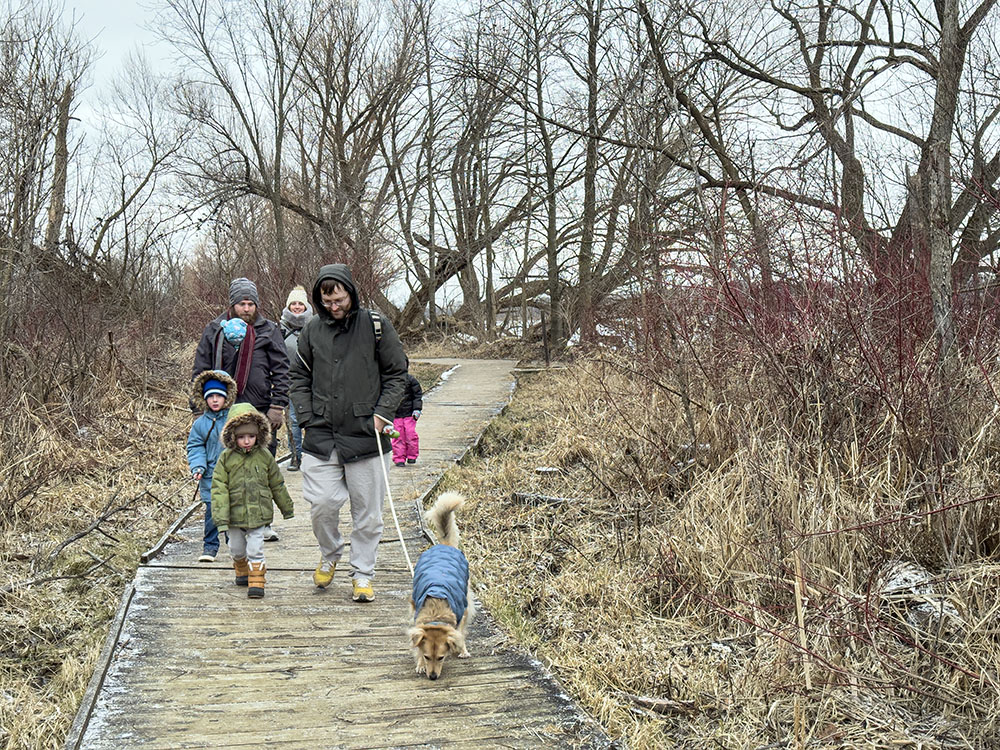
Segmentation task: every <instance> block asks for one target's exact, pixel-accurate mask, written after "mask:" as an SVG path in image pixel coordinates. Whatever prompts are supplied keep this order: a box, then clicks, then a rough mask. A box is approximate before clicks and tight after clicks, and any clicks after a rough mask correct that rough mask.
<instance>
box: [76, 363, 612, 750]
mask: <svg viewBox="0 0 1000 750" xmlns="http://www.w3.org/2000/svg"><path fill="white" fill-rule="evenodd" d="M434 361H439V362H442V363H444V364H448V365H453V366H454V368H453V369H452V370H451V371H450V374H449V375H448V378H447V380H445V381H444V383H443V384H442V385H441V386H439V387H438V388H437V389H435V390H434V391H432V392H431V393H429V394H427V395H426V396H425V399H424V402H425V406H424V411H423V415H422V417H421V419H420V421H419V423H418V432H419V434H420V441H421V448H420V459H419V461H418V463H416V464H414V465H410V466H407V467H406V468H399V467H395V466H391V465H390V466H391V468H390V470H389V471H390V484H391V488H392V495H393V498H394V500H395V503H396V510H397V514H398V515H399V521H400V524H401V526H402V528H403V535H404V538H405V539H406V542H407V548H408V550H409V553H410V557H411V559H412V560H413V561H414V562H416V559H417V556H418V555H419V552H420V551H421V550H422V549H423V548H424V547H426V544H427V542H426V540H425V538H424V537H423V536H422V534H421V532H420V528H419V524H418V511H417V505H416V502H417V501H418V500H419V499H420V498H421V497H423V496H424V495H425V494H426V493H427V491H428V490H430V489H431V488H432V486H433V485H434V483H435V481H437V479H438V477H439V476H440V475H441V473H442V472H443V471H444V470H446V469H447V467H448V466H449V465H451V464H452V463H453V462H454V461H455V460H457V459H458V458H459V457H461V455H463V453H464V452H465V451H466V450H467V449H468V447H469V446H470V445H471V444H472V443H473V442H474V441H475V439H476V438H477V436H478V435H479V434H480V433H481V431H482V429H483V427H484V426H485V425H486V424H487V423H488V421H489V419H490V418H491V417H492V416H494V415H495V414H496V413H498V412H499V410H500V409H501V408H502V407H503V406H504V404H506V403H507V401H508V399H509V396H510V393H511V389H512V384H513V375H512V372H511V371H512V369H513V367H514V364H515V363H514V362H510V361H477V360H434ZM285 478H286V482H287V484H288V488H289V492H290V493H291V495H292V498H293V500H294V501H295V518H293V519H292V520H290V521H282V520H280V519H278V520H276V523H275V524H274V528H275V530H276V531H277V532H278V534H279V535H280V540H279V541H278V542H275V543H270V544H266V545H265V555H266V558H267V587H266V596H265V598H264V599H261V600H250V599H247V596H246V589H245V588H239V587H237V586H236V585H235V584H234V583H233V571H232V568H231V567H230V559H229V556H228V554H227V553H226V548H225V545H223V549H222V550H221V551H220V555H219V560H218V561H217V562H216V563H214V564H210V565H206V564H199V563H197V562H195V561H196V559H197V556H198V554H199V553H200V551H201V544H200V541H201V535H200V534H201V532H200V523H201V513H200V512H199V513H197V514H196V515H195V516H194V517H193V518H192V519H191V522H190V523H189V525H187V526H185V527H184V528H183V529H182V530H181V531H180V532H179V534H178V539H177V540H176V541H175V542H173V543H171V544H170V545H168V547H167V549H166V550H165V553H164V554H163V555H161V556H159V557H157V558H156V559H154V560H152V561H151V562H150V564H148V565H146V566H144V567H141V568H140V569H139V571H138V573H137V576H136V581H135V584H134V593H133V594H132V596H131V598H130V599H128V600H127V606H124V605H123V608H122V617H123V620H122V626H121V633H120V635H119V637H118V638H117V639H116V640H114V642H113V643H112V644H111V645H112V646H113V649H110V650H109V652H110V653H111V658H110V661H109V662H108V663H107V669H106V673H105V676H104V679H103V681H102V682H100V684H99V685H98V684H97V683H98V682H99V680H97V679H95V681H94V682H92V693H93V695H90V696H88V698H86V699H85V701H84V703H85V705H83V706H81V709H80V710H81V713H80V714H79V715H78V716H77V721H76V722H75V723H74V729H73V730H72V731H71V732H70V736H69V737H68V738H67V747H71V748H77V747H82V748H94V749H97V748H108V749H109V750H110V749H111V748H115V749H118V748H131V747H142V748H145V749H148V750H155V749H158V748H163V749H167V748H208V747H228V748H262V747H270V746H275V747H281V748H404V747H432V748H438V747H440V748H445V747H451V748H494V747H496V748H501V747H503V748H537V747H606V746H608V744H609V743H608V741H607V739H606V738H604V737H603V735H602V734H601V733H600V731H599V728H597V727H596V726H595V725H594V724H593V723H592V722H591V721H590V720H589V719H587V718H586V717H585V716H584V715H583V714H582V713H581V712H580V711H579V710H578V709H577V708H576V707H575V706H574V704H573V703H572V702H571V701H570V699H569V698H568V697H567V696H566V695H565V694H563V693H562V691H561V690H560V688H559V686H558V685H557V684H556V683H555V681H554V680H553V679H552V678H551V677H550V676H549V675H547V674H546V673H545V672H544V670H542V669H541V667H540V666H539V665H538V664H537V663H536V662H534V661H533V660H531V659H529V658H527V657H525V656H524V655H523V654H520V653H517V652H515V651H512V650H510V649H509V648H507V646H506V644H505V640H504V638H503V636H502V635H501V634H499V633H498V632H497V631H496V629H495V628H494V627H493V626H492V624H491V622H490V618H489V616H488V614H484V615H483V616H481V617H480V618H479V619H478V620H477V621H476V622H474V623H473V626H472V628H471V629H470V635H469V650H470V652H471V654H472V658H470V659H464V660H458V659H449V661H448V662H447V663H446V664H445V669H444V674H443V675H442V677H441V678H440V679H438V680H437V681H434V682H432V681H430V680H428V679H427V678H426V677H423V676H418V675H417V674H416V673H415V671H414V662H413V657H412V655H411V652H410V650H409V647H408V643H407V640H406V637H405V631H406V628H407V627H408V625H409V620H410V615H409V606H408V602H409V596H410V573H409V570H408V569H407V566H406V563H405V560H404V557H403V553H402V550H401V547H400V544H399V540H398V536H397V534H396V530H395V527H394V525H393V522H392V515H391V513H390V512H389V508H388V503H387V504H386V508H385V513H384V517H385V532H384V535H383V538H382V543H381V545H380V548H379V558H378V563H377V566H376V576H375V578H374V579H373V584H374V586H375V601H374V602H371V603H369V604H359V603H355V602H353V601H351V584H350V581H349V579H348V577H347V576H348V573H349V566H348V564H347V552H345V556H344V559H343V560H342V562H341V565H340V566H338V570H337V573H336V576H335V578H334V581H333V583H332V584H331V585H330V586H329V587H328V588H327V589H326V590H320V589H317V588H316V587H315V586H313V583H312V571H313V569H314V568H315V566H316V563H317V562H318V560H319V552H318V548H317V546H316V542H315V540H314V538H313V535H312V530H311V528H310V525H309V510H308V507H307V504H306V503H305V501H304V500H303V499H302V491H301V474H299V473H287V472H286V473H285ZM341 519H342V520H341V524H342V527H343V528H345V529H346V530H349V527H350V514H349V512H348V508H347V507H346V506H345V507H344V508H343V509H342V514H341ZM460 520H461V519H460ZM463 533H465V534H474V533H475V530H474V529H463ZM472 567H473V575H474V574H475V563H474V561H473V565H472ZM103 669H104V665H98V670H103ZM87 704H89V705H87Z"/></svg>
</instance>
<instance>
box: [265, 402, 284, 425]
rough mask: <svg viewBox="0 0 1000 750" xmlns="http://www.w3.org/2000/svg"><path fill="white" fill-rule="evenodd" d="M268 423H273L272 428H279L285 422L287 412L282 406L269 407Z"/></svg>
mask: <svg viewBox="0 0 1000 750" xmlns="http://www.w3.org/2000/svg"><path fill="white" fill-rule="evenodd" d="M267 421H268V422H270V423H271V427H278V426H279V425H281V423H282V422H284V421H285V410H284V409H282V408H281V407H280V406H270V407H268V409H267Z"/></svg>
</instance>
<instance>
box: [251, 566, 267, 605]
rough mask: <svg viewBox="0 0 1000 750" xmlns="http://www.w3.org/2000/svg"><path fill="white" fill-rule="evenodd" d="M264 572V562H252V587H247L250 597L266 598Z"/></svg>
mask: <svg viewBox="0 0 1000 750" xmlns="http://www.w3.org/2000/svg"><path fill="white" fill-rule="evenodd" d="M264 572H265V568H264V563H262V562H259V563H255V562H252V563H250V575H249V583H250V588H248V589H247V596H248V597H249V598H250V599H263V598H264Z"/></svg>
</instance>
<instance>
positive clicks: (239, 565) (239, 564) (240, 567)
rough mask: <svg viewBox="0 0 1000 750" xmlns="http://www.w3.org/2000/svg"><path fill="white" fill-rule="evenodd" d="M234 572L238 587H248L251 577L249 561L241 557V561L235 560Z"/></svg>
mask: <svg viewBox="0 0 1000 750" xmlns="http://www.w3.org/2000/svg"><path fill="white" fill-rule="evenodd" d="M233 570H235V571H236V585H237V586H246V585H247V578H248V577H249V576H250V566H249V565H247V559H246V558H245V557H241V558H240V559H238V560H237V559H236V558H235V557H234V558H233Z"/></svg>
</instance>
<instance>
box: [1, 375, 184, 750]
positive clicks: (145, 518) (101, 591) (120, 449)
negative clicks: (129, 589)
mask: <svg viewBox="0 0 1000 750" xmlns="http://www.w3.org/2000/svg"><path fill="white" fill-rule="evenodd" d="M174 361H175V360H174V359H171V360H170V361H169V362H166V361H165V362H164V363H163V365H164V366H163V367H161V368H160V369H159V372H158V373H157V374H156V375H154V376H150V377H148V378H147V379H145V382H137V381H136V380H135V379H133V378H130V377H127V376H123V377H122V378H121V379H119V378H118V377H112V378H109V379H108V380H107V381H105V382H102V383H95V384H94V387H93V388H92V389H91V393H90V396H89V397H88V400H87V405H86V406H87V408H86V410H85V411H86V414H84V413H81V409H79V408H77V409H74V408H70V407H67V406H57V405H49V406H47V407H46V408H36V409H34V410H30V411H24V410H22V411H19V412H15V413H12V414H11V415H10V419H8V420H6V422H5V440H4V443H3V447H4V452H3V454H2V455H0V466H3V467H4V471H6V472H16V471H19V470H20V471H21V478H22V480H21V482H20V483H19V484H17V487H19V488H20V491H19V492H18V493H14V492H11V491H10V490H11V486H12V485H11V484H10V483H8V485H7V493H8V494H7V495H6V496H5V501H6V502H5V508H6V509H7V513H6V514H5V517H4V522H3V525H2V526H0V563H2V573H0V596H2V597H3V607H2V609H0V747H4V748H7V749H8V750H14V749H15V748H17V749H18V750H20V749H21V748H23V749H25V750H28V749H31V750H37V748H46V747H52V748H55V747H62V745H63V742H64V741H65V736H66V732H67V731H68V729H69V726H70V724H71V723H72V720H73V717H74V715H75V713H76V710H77V706H78V704H79V701H80V698H81V697H82V695H83V693H84V691H85V689H86V687H87V684H88V681H89V680H90V676H91V672H92V671H93V668H94V665H95V663H96V660H97V657H98V655H99V653H100V649H101V646H102V645H103V641H104V638H105V635H106V626H107V624H108V622H109V620H110V619H111V617H112V616H113V614H114V612H115V610H116V609H117V606H118V602H119V599H120V597H121V594H122V591H123V590H124V588H125V586H126V585H127V584H128V583H129V582H130V581H131V580H132V579H133V576H134V573H135V569H136V567H137V565H138V558H139V555H140V553H141V552H142V551H144V550H145V549H147V548H148V547H149V546H151V544H152V543H153V542H155V540H156V539H158V538H159V535H160V534H161V533H162V531H163V529H164V528H165V527H166V525H167V524H168V523H169V522H170V521H171V520H173V518H175V517H176V515H177V513H178V511H179V510H180V509H181V508H182V507H184V506H186V505H188V504H189V503H190V502H191V498H192V495H193V491H194V486H193V485H192V484H191V483H190V482H188V481H186V480H187V471H186V466H185V464H184V461H183V456H184V447H183V445H184V441H185V440H186V438H187V430H188V428H189V426H190V421H191V417H190V413H189V412H188V410H187V409H186V398H185V396H184V390H185V388H184V384H183V381H184V375H185V374H186V373H185V372H184V370H183V368H182V367H180V366H176V365H175V364H173V362H174ZM177 361H179V358H177ZM126 375H127V373H126ZM123 382H124V383H126V384H127V386H126V385H122V383H123ZM15 446H16V447H17V448H18V450H17V452H15V451H14V447H15ZM18 467H21V468H20V469H18ZM18 495H20V496H18ZM102 516H105V517H106V519H105V520H103V521H102V522H101V523H100V524H99V525H97V526H96V528H94V529H93V530H92V531H90V532H89V533H86V534H84V535H82V536H81V537H80V538H79V539H76V540H75V541H71V542H70V541H69V540H71V539H72V538H73V537H74V536H75V535H77V534H80V533H81V532H84V531H85V530H86V529H88V528H89V527H91V526H92V525H94V522H95V521H96V520H97V519H99V518H101V517H102ZM67 542H69V543H67Z"/></svg>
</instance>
